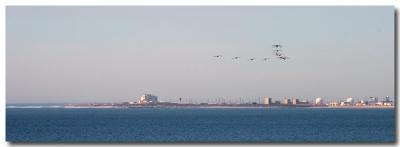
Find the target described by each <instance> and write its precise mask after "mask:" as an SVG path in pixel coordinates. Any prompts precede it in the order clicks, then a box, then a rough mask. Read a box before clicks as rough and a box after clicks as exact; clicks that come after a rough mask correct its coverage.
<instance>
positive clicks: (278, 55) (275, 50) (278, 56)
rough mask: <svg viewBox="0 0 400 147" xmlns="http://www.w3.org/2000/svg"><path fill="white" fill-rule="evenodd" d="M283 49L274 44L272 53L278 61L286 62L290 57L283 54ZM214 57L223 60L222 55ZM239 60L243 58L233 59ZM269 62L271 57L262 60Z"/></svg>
mask: <svg viewBox="0 0 400 147" xmlns="http://www.w3.org/2000/svg"><path fill="white" fill-rule="evenodd" d="M282 47H283V46H282V45H280V44H273V45H272V48H273V50H272V53H273V55H274V56H275V58H276V59H279V60H283V61H285V60H287V59H289V57H287V56H285V55H284V54H283V53H282V49H281V48H282ZM213 57H214V58H222V55H215V56H213ZM239 58H241V57H239V56H236V57H232V60H239ZM255 60H256V58H254V57H253V58H249V59H248V61H255ZM269 60H271V58H269V57H265V58H263V59H262V61H269Z"/></svg>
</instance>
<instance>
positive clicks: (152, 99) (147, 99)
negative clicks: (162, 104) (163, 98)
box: [139, 94, 158, 104]
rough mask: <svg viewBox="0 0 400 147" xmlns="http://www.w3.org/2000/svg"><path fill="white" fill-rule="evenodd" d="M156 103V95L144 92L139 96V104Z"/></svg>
mask: <svg viewBox="0 0 400 147" xmlns="http://www.w3.org/2000/svg"><path fill="white" fill-rule="evenodd" d="M154 103H158V99H157V96H155V95H151V94H144V95H142V96H141V97H140V98H139V104H154Z"/></svg>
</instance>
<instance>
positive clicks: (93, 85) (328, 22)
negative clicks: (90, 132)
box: [6, 6, 395, 103]
mask: <svg viewBox="0 0 400 147" xmlns="http://www.w3.org/2000/svg"><path fill="white" fill-rule="evenodd" d="M394 14H395V13H394V7H391V6H377V7H374V6H364V7H350V6H347V7H332V6H331V7H290V6H286V7H283V6H282V7H276V6H275V7H261V6H258V7H255V6H248V7H243V6H242V7H221V6H219V7H217V6H214V7H187V6H185V7H165V6H164V7H161V6H159V7H157V6H153V7H150V6H147V7H85V6H80V7H72V6H70V7H66V6H47V7H44V6H8V7H7V9H6V33H7V34H6V37H7V38H6V47H7V49H6V74H7V75H6V80H7V81H6V96H7V103H16V102H27V103H29V102H120V101H131V100H136V97H138V96H140V95H141V94H143V93H152V94H155V95H158V96H159V98H160V99H161V100H169V101H176V100H177V98H178V97H184V98H191V99H193V100H196V101H198V102H200V101H206V100H207V99H215V98H218V97H221V98H225V99H230V100H238V99H239V98H240V97H242V98H248V99H254V98H258V97H264V96H270V97H273V98H275V99H281V98H283V97H285V96H287V97H292V96H294V97H298V98H308V99H310V100H311V99H314V98H315V97H317V96H321V97H323V98H324V99H325V100H331V99H340V98H344V97H348V96H350V97H354V98H356V99H363V98H366V97H368V96H379V97H384V96H390V97H393V96H394ZM272 44H282V45H283V48H282V50H283V53H284V54H285V55H287V56H289V57H290V59H289V60H287V61H285V62H282V61H280V60H278V59H272V60H271V61H269V62H264V61H262V60H261V59H262V58H265V57H270V58H273V57H274V56H273V55H272V49H273V48H272V46H271V45H272ZM219 54H221V55H223V58H222V59H215V58H213V57H212V56H214V55H219ZM234 56H240V57H241V58H240V59H239V60H237V61H232V60H231V58H232V57H234ZM249 58H256V60H255V61H254V62H249V61H248V59H249Z"/></svg>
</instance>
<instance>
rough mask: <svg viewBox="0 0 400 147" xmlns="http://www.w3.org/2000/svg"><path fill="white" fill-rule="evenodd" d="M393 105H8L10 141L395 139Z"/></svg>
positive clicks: (330, 140)
mask: <svg viewBox="0 0 400 147" xmlns="http://www.w3.org/2000/svg"><path fill="white" fill-rule="evenodd" d="M395 138H396V133H395V110H394V109H324V108H321V109H319V108H268V109H265V108H128V109H63V108H7V109H6V140H7V141H10V142H225V143H226V142H274V143H276V142H282V143H292V142H330V143H343V142H395Z"/></svg>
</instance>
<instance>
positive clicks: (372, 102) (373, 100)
mask: <svg viewBox="0 0 400 147" xmlns="http://www.w3.org/2000/svg"><path fill="white" fill-rule="evenodd" d="M328 105H329V106H393V105H394V103H393V101H391V100H390V98H389V96H386V97H385V98H384V99H383V100H381V101H379V98H378V97H369V98H368V100H359V101H357V102H355V101H354V99H353V98H351V97H349V98H347V99H345V100H342V101H339V102H336V101H332V102H330V103H328Z"/></svg>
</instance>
